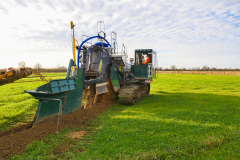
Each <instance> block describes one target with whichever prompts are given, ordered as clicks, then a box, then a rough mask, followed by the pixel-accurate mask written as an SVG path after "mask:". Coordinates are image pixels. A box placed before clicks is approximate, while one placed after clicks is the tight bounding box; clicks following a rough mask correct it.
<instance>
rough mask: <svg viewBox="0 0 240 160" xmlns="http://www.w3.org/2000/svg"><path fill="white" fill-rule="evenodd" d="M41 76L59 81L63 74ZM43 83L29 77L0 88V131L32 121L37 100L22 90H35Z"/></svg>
mask: <svg viewBox="0 0 240 160" xmlns="http://www.w3.org/2000/svg"><path fill="white" fill-rule="evenodd" d="M43 76H46V79H48V80H52V79H61V78H64V76H65V73H43ZM45 83H46V82H44V81H41V79H40V78H39V77H35V76H34V75H30V76H28V77H27V78H22V79H19V80H17V81H15V83H9V84H5V85H3V86H0V131H3V130H6V129H9V128H10V127H13V126H18V125H20V124H23V123H27V122H30V121H32V120H33V117H34V115H35V113H36V110H37V106H38V100H36V99H34V98H33V97H32V96H31V95H30V94H27V93H24V90H30V89H35V88H37V87H39V86H41V85H43V84H45Z"/></svg>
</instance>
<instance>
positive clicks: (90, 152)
mask: <svg viewBox="0 0 240 160" xmlns="http://www.w3.org/2000/svg"><path fill="white" fill-rule="evenodd" d="M239 82H240V76H226V75H181V74H176V75H174V74H161V75H159V77H158V79H154V82H153V83H152V84H151V93H150V95H148V96H146V97H144V98H143V99H142V100H141V101H140V102H138V103H137V104H135V105H134V106H123V105H120V104H115V105H114V106H112V107H110V108H109V109H108V110H107V111H105V112H104V113H102V114H101V115H100V116H99V117H97V118H95V119H94V120H92V121H90V122H89V123H87V124H85V125H84V126H82V127H81V128H76V129H74V130H69V129H65V130H62V131H61V132H60V133H59V134H58V135H49V136H48V137H46V138H43V140H42V141H40V142H37V141H36V142H33V143H32V144H31V145H30V146H29V147H28V148H27V150H26V151H25V153H24V154H22V155H15V156H13V157H12V158H11V159H58V158H60V159H240V126H239V124H240V84H239ZM78 132H84V133H85V136H84V137H83V138H80V139H72V138H69V137H68V135H69V134H70V133H78Z"/></svg>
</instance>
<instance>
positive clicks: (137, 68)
mask: <svg viewBox="0 0 240 160" xmlns="http://www.w3.org/2000/svg"><path fill="white" fill-rule="evenodd" d="M155 68H157V52H156V51H154V50H153V49H136V50H135V65H133V66H132V68H131V72H132V73H134V75H136V76H137V77H144V78H147V79H148V80H152V76H155V75H156V74H155V73H153V71H155ZM155 72H156V71H155Z"/></svg>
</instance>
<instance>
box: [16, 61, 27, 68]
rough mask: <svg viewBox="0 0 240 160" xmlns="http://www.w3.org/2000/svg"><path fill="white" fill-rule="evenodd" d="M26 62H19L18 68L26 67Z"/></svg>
mask: <svg viewBox="0 0 240 160" xmlns="http://www.w3.org/2000/svg"><path fill="white" fill-rule="evenodd" d="M25 67H26V63H25V62H24V61H22V62H19V63H18V68H25Z"/></svg>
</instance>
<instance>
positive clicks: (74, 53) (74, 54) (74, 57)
mask: <svg viewBox="0 0 240 160" xmlns="http://www.w3.org/2000/svg"><path fill="white" fill-rule="evenodd" d="M73 61H74V62H75V64H77V62H76V48H75V37H73ZM75 68H77V66H75Z"/></svg>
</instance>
